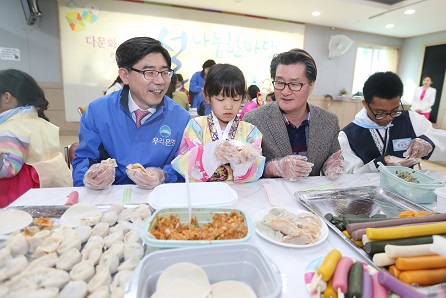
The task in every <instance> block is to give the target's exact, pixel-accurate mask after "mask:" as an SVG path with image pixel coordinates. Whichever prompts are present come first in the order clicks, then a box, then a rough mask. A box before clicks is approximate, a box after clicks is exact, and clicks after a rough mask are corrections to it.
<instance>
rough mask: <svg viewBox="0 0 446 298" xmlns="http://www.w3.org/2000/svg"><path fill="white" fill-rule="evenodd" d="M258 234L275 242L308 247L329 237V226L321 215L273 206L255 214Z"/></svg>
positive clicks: (283, 244) (288, 245)
mask: <svg viewBox="0 0 446 298" xmlns="http://www.w3.org/2000/svg"><path fill="white" fill-rule="evenodd" d="M254 222H255V226H256V232H257V234H258V235H259V236H260V237H262V238H263V239H265V240H267V241H269V242H272V243H274V244H277V245H280V246H286V247H294V248H306V247H312V246H315V245H318V244H320V243H321V242H322V241H324V240H325V239H326V238H327V237H328V227H327V225H326V224H325V223H324V221H323V220H322V218H320V217H319V216H317V215H315V214H313V213H311V212H308V211H305V210H302V209H297V208H271V209H269V210H265V211H262V212H260V213H258V214H257V215H255V217H254Z"/></svg>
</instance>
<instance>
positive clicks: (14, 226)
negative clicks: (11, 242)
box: [0, 209, 33, 234]
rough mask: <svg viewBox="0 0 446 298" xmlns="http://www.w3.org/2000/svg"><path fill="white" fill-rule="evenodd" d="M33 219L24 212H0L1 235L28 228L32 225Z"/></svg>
mask: <svg viewBox="0 0 446 298" xmlns="http://www.w3.org/2000/svg"><path fill="white" fill-rule="evenodd" d="M32 221H33V217H32V216H31V214H29V213H28V212H26V211H23V210H14V209H12V210H1V211H0V234H9V233H12V232H15V231H18V230H21V229H23V228H25V227H27V226H28V225H29V224H30V223H32Z"/></svg>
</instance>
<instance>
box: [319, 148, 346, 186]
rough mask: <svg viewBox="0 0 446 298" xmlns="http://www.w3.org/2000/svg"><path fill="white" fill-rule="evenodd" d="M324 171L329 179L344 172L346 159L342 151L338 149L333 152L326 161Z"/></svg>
mask: <svg viewBox="0 0 446 298" xmlns="http://www.w3.org/2000/svg"><path fill="white" fill-rule="evenodd" d="M322 170H323V172H324V173H325V175H326V176H327V177H328V178H329V179H334V178H338V177H339V176H341V175H342V174H343V173H344V159H343V158H342V151H341V150H338V151H337V152H335V153H333V154H332V155H331V156H330V157H329V158H328V159H327V160H326V161H325V163H324V166H323V167H322Z"/></svg>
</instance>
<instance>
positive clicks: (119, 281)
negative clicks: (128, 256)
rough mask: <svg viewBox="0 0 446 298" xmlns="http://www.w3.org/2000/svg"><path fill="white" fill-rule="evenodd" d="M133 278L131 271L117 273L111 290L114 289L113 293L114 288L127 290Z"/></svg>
mask: <svg viewBox="0 0 446 298" xmlns="http://www.w3.org/2000/svg"><path fill="white" fill-rule="evenodd" d="M131 276H132V271H131V270H122V271H119V272H118V273H116V274H115V276H114V277H113V281H112V283H111V284H110V289H112V292H113V291H114V288H125V286H126V285H127V282H128V281H129V280H130V277H131Z"/></svg>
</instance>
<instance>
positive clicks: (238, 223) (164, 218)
mask: <svg viewBox="0 0 446 298" xmlns="http://www.w3.org/2000/svg"><path fill="white" fill-rule="evenodd" d="M190 211H191V212H190V217H189V209H188V208H162V209H158V210H157V211H156V212H155V213H154V214H152V216H151V217H150V218H148V219H147V220H146V222H145V224H144V229H145V231H148V233H147V234H144V235H142V240H143V242H144V243H145V244H146V245H147V246H149V247H155V248H173V247H188V246H202V245H211V244H212V245H214V244H231V243H242V242H247V241H249V239H251V237H252V235H253V233H254V228H253V224H252V222H251V220H250V219H249V218H248V217H247V216H246V214H245V213H244V212H243V211H242V210H239V209H233V208H190ZM189 219H190V221H189Z"/></svg>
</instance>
